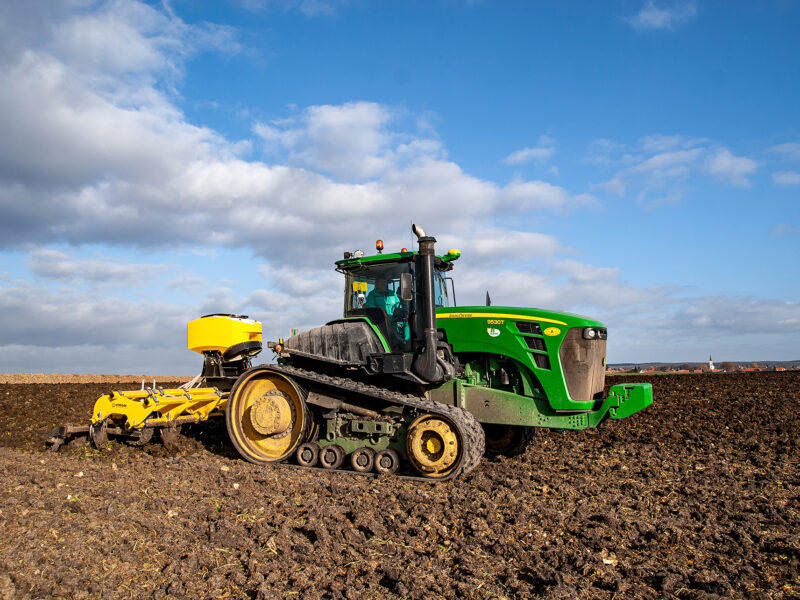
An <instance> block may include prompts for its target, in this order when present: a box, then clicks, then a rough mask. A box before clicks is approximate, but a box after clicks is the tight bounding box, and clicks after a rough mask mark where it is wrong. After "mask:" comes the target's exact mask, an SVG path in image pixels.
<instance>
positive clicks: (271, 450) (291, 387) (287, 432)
mask: <svg viewBox="0 0 800 600" xmlns="http://www.w3.org/2000/svg"><path fill="white" fill-rule="evenodd" d="M310 423H311V413H310V412H309V410H308V408H307V406H306V402H305V392H304V391H303V390H302V389H301V388H300V386H298V385H297V384H296V383H295V382H294V380H292V379H291V378H290V377H288V376H287V375H284V374H282V373H276V372H275V371H270V370H268V369H253V370H251V371H248V372H246V373H245V374H244V375H242V376H241V377H240V378H239V379H238V380H237V381H236V384H235V385H234V386H233V389H232V390H231V392H230V396H229V397H228V406H227V408H226V410H225V424H226V425H227V428H228V435H229V436H230V438H231V442H233V445H234V447H235V448H236V450H238V452H239V454H241V455H242V457H243V458H244V459H246V460H247V461H249V462H251V463H255V464H257V465H263V464H266V463H270V462H275V461H279V460H283V459H284V458H286V457H287V456H289V455H290V454H291V453H292V452H294V450H295V448H297V446H298V445H299V444H300V443H302V442H303V440H304V439H306V434H307V431H308V428H309V426H310Z"/></svg>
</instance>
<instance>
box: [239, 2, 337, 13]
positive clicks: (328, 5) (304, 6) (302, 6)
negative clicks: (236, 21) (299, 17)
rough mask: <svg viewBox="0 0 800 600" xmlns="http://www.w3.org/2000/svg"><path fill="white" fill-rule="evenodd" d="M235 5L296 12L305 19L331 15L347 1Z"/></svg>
mask: <svg viewBox="0 0 800 600" xmlns="http://www.w3.org/2000/svg"><path fill="white" fill-rule="evenodd" d="M235 2H236V4H238V5H240V6H242V7H243V8H245V9H247V10H251V11H263V10H268V9H272V10H284V11H288V10H298V11H300V12H301V13H303V14H304V15H305V16H307V17H316V16H319V15H330V14H333V13H334V12H335V11H336V9H337V8H338V7H339V6H340V5H342V4H346V3H347V2H348V0H235Z"/></svg>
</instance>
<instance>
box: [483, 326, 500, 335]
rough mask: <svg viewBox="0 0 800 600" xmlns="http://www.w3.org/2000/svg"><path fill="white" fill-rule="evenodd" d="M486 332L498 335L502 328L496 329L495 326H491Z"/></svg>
mask: <svg viewBox="0 0 800 600" xmlns="http://www.w3.org/2000/svg"><path fill="white" fill-rule="evenodd" d="M486 333H488V334H489V335H490V336H492V337H497V336H498V335H500V330H499V329H495V328H494V327H489V328H488V329H487V330H486Z"/></svg>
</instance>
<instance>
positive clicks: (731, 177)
mask: <svg viewBox="0 0 800 600" xmlns="http://www.w3.org/2000/svg"><path fill="white" fill-rule="evenodd" d="M757 168H758V163H757V162H756V161H754V160H753V159H751V158H747V157H744V156H734V155H733V154H732V153H731V152H730V150H728V149H726V148H718V149H717V150H716V152H715V153H714V154H713V155H711V156H709V157H708V158H706V161H705V165H704V169H705V171H706V172H707V173H710V174H711V175H714V176H716V177H721V178H723V179H727V180H728V181H729V182H730V183H731V184H732V185H736V186H739V187H750V181H749V180H748V179H747V176H748V175H751V174H753V173H754V172H755V171H756V169H757Z"/></svg>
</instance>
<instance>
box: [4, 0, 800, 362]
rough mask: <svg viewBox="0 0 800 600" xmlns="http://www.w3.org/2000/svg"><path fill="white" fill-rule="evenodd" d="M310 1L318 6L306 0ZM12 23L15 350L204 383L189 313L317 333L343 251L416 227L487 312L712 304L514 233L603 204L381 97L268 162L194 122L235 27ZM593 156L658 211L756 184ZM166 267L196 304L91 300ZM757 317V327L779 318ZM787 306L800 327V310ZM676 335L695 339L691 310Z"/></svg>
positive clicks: (277, 146) (650, 149) (107, 14)
mask: <svg viewBox="0 0 800 600" xmlns="http://www.w3.org/2000/svg"><path fill="white" fill-rule="evenodd" d="M303 6H305V7H306V9H307V10H309V11H310V10H312V9H311V8H309V7H311V6H312V3H309V4H304V3H302V2H296V3H294V7H295V8H298V9H299V10H303ZM75 7H77V9H75ZM0 11H2V12H0V128H2V130H3V132H4V135H3V136H2V137H0V211H1V212H2V217H3V218H2V219H1V220H0V244H1V245H2V248H3V249H6V250H8V249H24V251H25V252H26V256H27V266H28V268H29V269H30V272H31V273H32V274H33V282H32V283H31V282H28V283H24V282H19V281H17V280H12V279H11V278H10V277H9V276H8V275H6V276H2V274H0V315H2V327H0V351H5V352H6V355H8V354H9V353H11V354H12V355H13V356H15V357H25V360H22V359H20V362H18V363H15V364H19V365H20V366H19V369H26V370H34V369H35V370H40V371H44V370H70V371H72V370H84V371H86V370H89V369H87V368H83V367H81V366H80V365H86V364H89V365H92V368H93V369H97V370H100V371H109V370H115V371H118V372H137V371H138V372H142V371H147V370H149V371H152V370H153V368H152V365H154V364H156V365H165V364H169V365H175V366H176V368H177V367H178V366H180V368H181V371H182V372H186V373H191V372H195V371H196V370H198V369H199V364H200V358H199V357H197V356H194V355H193V354H192V353H190V352H189V351H188V350H186V349H185V348H184V347H183V343H184V339H185V323H186V322H187V321H189V320H191V319H193V318H196V317H197V316H198V315H200V314H206V313H211V312H232V313H244V314H249V315H251V316H253V317H254V318H257V319H259V320H262V321H263V322H264V325H265V326H264V329H265V335H266V337H267V338H268V339H274V338H275V337H280V336H285V335H286V334H287V333H288V331H289V329H290V328H291V327H299V328H301V329H302V328H307V327H311V326H314V325H318V324H319V323H322V322H325V321H326V320H329V319H332V318H335V317H337V316H339V314H340V312H341V305H342V299H341V292H342V284H341V280H340V279H339V276H338V275H337V274H335V272H334V271H333V269H332V261H333V260H335V259H336V258H339V257H340V256H341V252H342V251H344V250H355V249H357V248H359V247H360V248H361V249H365V250H369V248H364V246H363V244H364V243H365V240H372V239H376V238H382V239H383V240H384V241H385V242H386V244H387V248H394V247H397V248H399V247H401V246H407V247H413V245H412V243H411V240H410V233H409V225H410V223H409V222H408V221H407V219H413V220H415V221H417V222H419V223H420V224H421V225H423V226H425V227H426V228H428V229H429V230H430V231H431V233H432V234H434V235H436V236H437V238H438V239H439V241H440V248H448V247H453V246H455V247H459V248H460V249H461V250H462V251H463V252H464V255H465V258H467V257H469V261H465V263H464V264H457V265H456V271H457V273H458V275H457V277H458V281H459V283H457V291H458V294H459V300H460V301H461V302H462V303H464V302H472V303H481V302H482V301H483V294H484V293H485V290H486V289H487V288H488V289H489V290H490V291H491V293H492V298H493V299H495V301H496V302H498V303H506V304H511V305H531V306H537V305H538V306H549V307H561V308H565V309H572V310H576V311H578V310H580V311H583V310H585V311H586V312H589V313H590V314H595V311H596V314H597V315H598V316H601V317H603V318H608V319H609V325H610V326H611V324H612V322H618V323H619V324H620V325H621V326H622V327H624V326H626V324H628V323H632V322H635V318H633V317H631V315H634V317H635V316H636V315H639V314H641V315H647V316H649V317H650V318H658V317H660V318H663V315H658V314H655V315H654V314H653V310H652V309H650V312H648V310H647V308H646V307H647V305H648V303H651V304H652V306H656V307H659V308H663V307H665V306H667V307H673V308H672V309H671V312H670V314H672V315H673V316H674V315H678V314H679V311H680V307H681V306H686V305H688V304H691V303H692V302H691V301H689V300H685V299H684V300H678V299H676V298H675V297H674V294H673V293H672V292H669V291H665V290H661V289H644V290H642V289H637V288H636V287H635V286H632V285H630V284H627V283H626V282H624V281H623V280H622V278H621V273H620V272H619V271H618V270H616V269H610V268H605V267H602V266H599V267H598V266H592V265H586V264H583V263H582V262H580V258H581V257H580V256H578V255H577V254H576V253H575V251H574V250H572V249H570V248H568V247H565V246H564V245H563V244H561V243H560V242H559V241H558V239H557V238H555V237H553V236H552V235H546V234H541V233H537V232H533V231H517V230H509V229H507V228H501V227H498V226H497V225H496V223H497V220H496V219H497V216H498V215H501V216H502V215H505V216H506V218H507V219H508V220H510V221H513V222H514V223H515V226H516V223H517V222H519V221H522V220H525V219H531V218H534V217H538V216H540V215H542V214H545V213H563V212H565V211H569V210H570V209H572V208H574V207H576V206H585V205H587V204H592V203H595V202H597V201H596V199H595V198H594V197H593V196H591V195H589V194H586V193H582V190H570V189H568V188H567V187H561V186H556V185H553V184H551V183H548V182H545V181H540V180H527V179H524V178H522V177H515V178H514V179H512V180H511V181H510V182H508V183H507V184H505V185H501V184H498V183H494V182H491V181H487V180H485V179H481V178H479V177H476V176H474V175H471V174H470V173H467V172H465V171H464V170H463V169H462V168H461V167H460V166H459V165H458V164H457V163H455V162H454V161H452V160H450V159H449V158H448V156H447V153H446V150H445V148H444V147H443V145H442V143H441V142H440V141H439V140H438V139H437V137H436V135H435V131H433V130H432V128H431V126H430V124H429V122H428V119H426V118H423V117H420V118H417V119H416V121H417V122H416V123H415V124H414V125H413V126H408V121H409V120H411V121H414V117H415V115H408V114H403V112H402V111H399V110H397V109H394V108H392V107H387V106H385V105H381V104H377V103H370V102H351V103H345V104H341V105H320V106H311V107H306V108H304V109H299V110H297V109H293V110H290V111H288V112H289V114H288V115H287V116H286V118H284V119H276V120H273V121H268V122H267V121H265V122H259V123H255V124H254V125H253V136H254V137H256V138H257V139H258V142H259V143H260V144H261V146H262V147H263V151H264V152H263V155H262V156H261V158H260V159H259V160H252V159H250V158H249V155H248V152H249V148H250V143H251V140H249V139H245V140H229V139H226V138H225V137H224V136H222V135H220V134H219V133H218V132H216V131H214V130H212V129H209V128H207V127H200V126H197V125H194V124H192V123H190V122H188V121H187V119H186V116H185V115H184V114H183V113H182V111H181V110H180V109H179V108H178V100H177V96H176V95H175V94H174V87H175V86H177V85H178V84H179V83H180V78H181V77H182V74H183V71H184V61H185V60H186V59H187V58H188V57H189V56H191V55H192V53H193V52H196V51H198V50H199V49H200V48H203V47H213V48H217V49H219V50H220V51H222V52H237V51H238V45H237V42H236V40H235V36H234V35H233V32H231V31H230V30H227V29H225V28H218V27H215V26H210V25H202V26H197V25H189V24H186V23H184V22H182V21H181V20H180V19H179V18H177V17H176V16H175V15H174V14H172V13H171V12H170V11H169V9H168V7H167V8H164V7H163V6H162V7H161V8H159V7H157V6H152V5H149V4H145V3H140V2H135V1H128V2H123V1H122V0H117V1H110V2H100V3H95V4H92V5H90V6H89V5H86V4H85V3H77V4H69V3H53V4H39V3H6V4H4V5H3V6H2V8H0ZM120 40H123V41H124V43H120ZM409 117H410V118H409ZM594 146H595V157H596V159H597V164H599V165H601V164H602V165H606V166H607V167H609V168H611V169H613V170H614V173H613V178H612V179H611V180H610V181H609V182H607V183H608V184H609V186H611V185H612V182H613V186H615V187H616V188H617V189H618V190H619V193H623V194H624V193H628V192H629V191H630V190H634V192H635V193H636V194H637V197H641V198H642V199H643V201H645V200H646V201H651V200H652V195H655V194H656V193H659V194H660V195H661V197H670V194H673V195H674V194H675V193H676V191H675V190H676V189H678V190H679V189H680V183H681V182H682V181H685V179H686V178H687V177H688V176H689V175H691V174H693V173H702V172H704V170H703V169H704V165H706V164H708V169H709V174H713V175H715V176H719V177H722V178H724V179H725V180H726V181H731V182H733V183H736V182H737V181H738V182H741V181H746V180H747V177H748V176H749V175H750V174H751V173H752V169H750V170H748V169H749V166H748V165H749V163H747V162H746V161H747V160H749V159H745V158H744V157H738V156H735V155H734V154H733V153H732V152H730V151H728V150H726V149H716V148H713V147H710V146H708V144H707V143H705V142H703V143H701V142H697V141H691V140H689V139H688V138H687V139H684V138H681V137H680V136H651V137H650V138H646V139H644V140H642V141H641V144H640V147H638V148H626V147H625V146H623V145H621V144H618V143H616V142H613V141H610V140H598V141H597V143H596V144H595V145H594ZM554 147H555V145H554V144H553V143H552V141H550V140H547V139H540V140H539V144H538V145H537V146H534V147H529V148H524V149H521V150H520V151H518V152H517V153H513V154H511V155H509V157H507V160H510V162H511V163H512V164H523V163H524V162H525V161H534V162H535V161H537V160H539V161H542V162H543V161H545V160H546V159H548V158H550V157H551V156H552V152H550V149H554ZM776 151H777V150H776ZM725 152H727V154H725ZM515 155H516V156H515ZM709 161H710V162H709ZM398 215H402V218H399V217H398ZM520 228H521V226H520ZM97 243H105V244H107V245H109V246H111V247H112V248H113V247H114V246H120V247H124V248H134V249H135V250H138V251H150V250H154V249H159V250H160V249H164V248H187V249H188V250H189V251H190V252H193V253H198V254H209V255H211V254H213V252H214V248H215V247H223V246H227V247H236V248H246V249H248V250H251V251H252V252H253V253H254V254H255V255H256V256H258V257H259V259H260V261H262V262H263V267H262V268H261V270H260V274H261V276H262V277H263V278H264V280H263V282H255V283H254V284H253V285H252V288H253V289H251V290H249V291H247V292H246V293H242V292H241V291H237V290H236V289H234V285H233V284H231V283H229V282H224V281H222V282H219V283H218V284H216V285H215V287H213V288H211V289H210V290H208V282H207V281H206V279H204V278H202V277H199V276H197V275H194V274H193V273H189V272H185V273H173V272H171V269H170V268H169V267H165V266H164V265H163V264H161V263H155V262H152V263H149V262H147V261H144V260H143V261H140V262H135V263H134V262H128V261H122V260H118V259H115V258H113V257H107V256H104V257H95V258H82V257H81V256H82V255H81V254H80V253H79V252H78V251H77V250H76V251H75V252H71V251H69V250H66V251H64V250H63V249H64V248H67V249H69V248H70V247H71V246H86V245H89V244H97ZM55 248H59V250H56V249H55ZM565 256H567V257H569V258H568V259H565ZM4 268H7V267H4ZM153 276H159V277H161V278H163V279H164V280H166V281H165V283H164V286H165V287H164V289H166V290H173V291H176V292H177V291H180V292H183V293H185V294H188V295H189V297H191V298H193V299H192V300H191V301H188V302H178V301H174V300H173V301H168V300H166V299H163V298H162V297H161V296H160V295H159V296H158V298H160V299H159V300H158V301H156V300H153V299H148V300H134V299H132V298H131V297H129V296H123V295H122V294H119V293H117V292H113V293H110V292H108V293H105V290H104V293H103V294H97V293H95V291H96V290H94V289H93V288H95V287H98V286H102V285H106V284H109V285H114V286H118V287H131V286H135V285H136V284H137V283H138V282H140V281H142V280H143V279H148V278H151V277H153ZM262 283H263V285H262ZM206 290H207V291H206ZM176 296H177V297H183V296H181V295H178V294H176ZM194 298H196V299H194ZM694 304H696V305H697V306H701V307H705V306H710V303H704V302H702V301H700V300H698V302H696V303H694ZM694 304H692V305H694ZM737 306H738V305H737ZM743 306H744V308H741V310H739V311H738V314H741V315H742V316H741V317H740V318H742V319H744V318H745V316H744V315H746V314H747V311H748V310H758V309H760V308H763V307H762V306H760V305H754V304H748V303H747V302H745V303H744V305H743ZM770 306H771V305H770ZM779 309H780V310H781V311H782V312H781V314H785V315H786V318H785V319H783V322H784V324H786V323H788V324H789V325H788V326H789V327H792V326H793V325H792V324H791V318H792V315H793V314H794V313H793V312H792V311H793V310H795V307H793V306H791V305H789V306H782V307H779ZM737 310H738V309H737ZM643 318H644V317H643ZM632 319H633V320H632ZM612 320H613V321H612ZM659 322H660V321H659ZM671 324H672V325H674V326H676V327H678V329H677V330H678V331H685V328H684V329H683V330H681V329H680V323H679V322H678V320H677V317H675V319H673V321H671ZM720 326H724V324H722V325H720ZM642 328H644V326H642ZM640 330H641V329H640ZM98 340H101V341H100V342H98ZM37 356H38V357H39V358H38V359H37V358H36V357H37ZM76 356H80V357H82V360H81V361H76V360H75V357H76ZM148 361H149V362H148ZM24 365H28V366H27V367H26V366H24ZM31 365H35V366H31ZM76 365H77V366H76ZM147 365H150V366H147ZM9 368H15V369H16V368H17V367H14V366H13V365H12V366H11V367H9ZM167 370H169V371H173V369H172V368H171V367H170V368H169V369H167Z"/></svg>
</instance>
